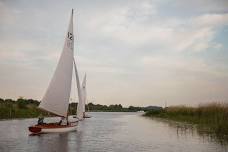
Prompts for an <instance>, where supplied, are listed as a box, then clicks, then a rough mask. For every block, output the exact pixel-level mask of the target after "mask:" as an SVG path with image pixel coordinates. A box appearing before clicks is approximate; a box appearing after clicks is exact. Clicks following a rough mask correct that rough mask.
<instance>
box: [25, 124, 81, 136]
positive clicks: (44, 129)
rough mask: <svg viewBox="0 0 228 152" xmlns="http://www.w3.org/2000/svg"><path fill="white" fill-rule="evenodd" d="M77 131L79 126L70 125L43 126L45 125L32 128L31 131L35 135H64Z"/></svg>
mask: <svg viewBox="0 0 228 152" xmlns="http://www.w3.org/2000/svg"><path fill="white" fill-rule="evenodd" d="M75 130H77V124H76V123H74V124H69V125H58V124H43V125H35V126H30V127H29V131H30V132H32V133H35V134H39V133H62V132H70V131H75Z"/></svg>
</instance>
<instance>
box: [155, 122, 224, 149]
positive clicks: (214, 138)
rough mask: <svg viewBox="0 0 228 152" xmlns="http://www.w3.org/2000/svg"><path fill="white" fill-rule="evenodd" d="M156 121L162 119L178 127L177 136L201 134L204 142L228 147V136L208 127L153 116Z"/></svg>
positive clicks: (170, 125)
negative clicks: (214, 131)
mask: <svg viewBox="0 0 228 152" xmlns="http://www.w3.org/2000/svg"><path fill="white" fill-rule="evenodd" d="M153 119H154V120H155V121H160V122H164V123H167V124H168V126H169V127H172V128H175V129H176V135H177V138H179V137H183V136H190V135H191V136H192V137H193V136H197V135H199V137H200V139H201V140H202V141H203V142H211V143H215V142H216V143H218V144H219V145H221V146H223V147H224V148H226V150H228V149H227V146H228V136H227V135H221V134H216V133H213V132H211V131H209V130H208V128H205V127H202V126H197V125H193V124H187V123H182V122H176V121H171V120H165V119H160V118H153Z"/></svg>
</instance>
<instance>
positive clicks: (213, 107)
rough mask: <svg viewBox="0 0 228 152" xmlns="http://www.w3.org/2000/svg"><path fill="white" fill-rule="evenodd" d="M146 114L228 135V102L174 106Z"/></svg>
mask: <svg viewBox="0 0 228 152" xmlns="http://www.w3.org/2000/svg"><path fill="white" fill-rule="evenodd" d="M144 116H148V117H159V118H165V119H171V120H175V121H181V122H187V123H192V124H197V125H198V127H202V128H205V127H206V128H207V129H208V130H209V131H211V132H215V133H216V134H226V135H228V104H225V103H210V104H204V105H199V106H198V107H187V106H173V107H168V108H165V109H162V110H156V111H147V112H146V113H145V114H144Z"/></svg>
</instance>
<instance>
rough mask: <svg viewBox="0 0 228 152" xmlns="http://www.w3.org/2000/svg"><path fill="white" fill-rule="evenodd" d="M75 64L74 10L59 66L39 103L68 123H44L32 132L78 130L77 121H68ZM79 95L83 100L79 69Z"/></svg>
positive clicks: (35, 127)
mask: <svg viewBox="0 0 228 152" xmlns="http://www.w3.org/2000/svg"><path fill="white" fill-rule="evenodd" d="M73 65H74V67H75V69H76V64H75V61H74V35H73V10H72V14H71V17H70V23H69V27H68V31H67V34H66V38H65V44H64V47H63V51H62V54H61V56H60V59H59V62H58V65H57V68H56V70H55V73H54V75H53V77H52V80H51V82H50V84H49V86H48V89H47V91H46V93H45V95H44V97H43V99H42V101H41V103H40V105H39V108H41V109H43V110H45V111H48V112H50V113H52V114H55V115H56V116H60V117H62V118H65V119H66V120H67V124H66V125H60V124H59V123H48V124H45V123H42V124H37V125H34V126H30V127H29V131H31V132H32V133H49V132H67V131H73V130H76V127H77V121H74V122H69V121H68V106H69V98H70V92H71V83H72V72H73ZM75 73H76V77H77V87H78V90H79V91H78V96H79V100H81V93H80V83H79V78H78V73H77V70H76V71H75Z"/></svg>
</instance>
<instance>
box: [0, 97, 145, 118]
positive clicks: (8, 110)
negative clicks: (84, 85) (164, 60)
mask: <svg viewBox="0 0 228 152" xmlns="http://www.w3.org/2000/svg"><path fill="white" fill-rule="evenodd" d="M39 103H40V101H38V100H33V99H24V98H22V97H20V98H18V99H17V100H13V99H2V98H0V119H11V118H34V117H38V116H39V115H40V114H42V115H44V116H53V115H52V114H51V113H48V112H46V111H44V110H41V109H39V108H38V105H39ZM76 109H77V103H74V102H73V103H69V108H68V113H69V114H70V115H75V114H76ZM140 110H143V107H134V106H129V107H123V106H122V105H121V104H114V105H109V106H107V105H101V104H94V103H91V102H90V103H88V104H86V111H91V112H136V111H140Z"/></svg>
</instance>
